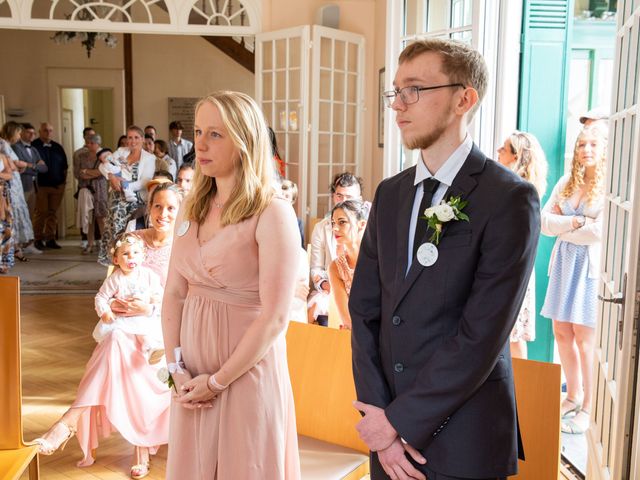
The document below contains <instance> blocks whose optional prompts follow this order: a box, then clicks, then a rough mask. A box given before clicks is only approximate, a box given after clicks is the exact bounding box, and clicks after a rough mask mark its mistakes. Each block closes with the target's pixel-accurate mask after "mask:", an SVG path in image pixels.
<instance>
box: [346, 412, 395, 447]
mask: <svg viewBox="0 0 640 480" xmlns="http://www.w3.org/2000/svg"><path fill="white" fill-rule="evenodd" d="M353 406H354V407H355V408H357V409H358V410H360V411H361V412H362V413H364V418H363V419H362V420H360V421H359V422H358V424H357V425H356V430H358V433H359V434H360V438H361V439H362V441H363V442H364V443H366V444H367V446H368V447H369V450H371V451H372V452H377V451H378V450H383V449H385V448H387V447H388V446H389V445H391V443H392V442H393V440H394V439H396V438H397V437H398V432H396V429H395V428H393V425H391V423H389V420H387V416H386V415H385V414H384V410H383V409H382V408H380V407H376V406H374V405H369V404H367V403H363V402H359V401H355V402H353Z"/></svg>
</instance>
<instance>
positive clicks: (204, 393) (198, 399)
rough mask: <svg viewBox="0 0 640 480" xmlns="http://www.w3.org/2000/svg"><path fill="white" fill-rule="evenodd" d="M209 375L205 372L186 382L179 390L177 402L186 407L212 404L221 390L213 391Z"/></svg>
mask: <svg viewBox="0 0 640 480" xmlns="http://www.w3.org/2000/svg"><path fill="white" fill-rule="evenodd" d="M210 376H211V375H209V374H208V373H203V374H201V375H198V376H197V377H195V378H192V379H191V380H189V381H187V382H184V383H183V384H182V385H181V387H180V390H178V398H177V400H176V401H177V402H178V403H181V404H182V405H183V406H184V407H187V408H188V406H191V407H192V408H200V407H203V406H211V405H212V401H213V399H215V398H216V397H217V396H218V394H219V393H220V391H213V390H211V389H210V388H209V385H208V382H209V377H210Z"/></svg>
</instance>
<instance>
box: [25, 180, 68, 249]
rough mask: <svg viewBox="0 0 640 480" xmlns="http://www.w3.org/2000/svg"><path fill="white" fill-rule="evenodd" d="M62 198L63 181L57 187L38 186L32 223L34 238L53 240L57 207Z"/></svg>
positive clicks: (56, 223)
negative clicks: (34, 217) (34, 218)
mask: <svg viewBox="0 0 640 480" xmlns="http://www.w3.org/2000/svg"><path fill="white" fill-rule="evenodd" d="M63 198H64V183H63V184H62V185H58V186H57V187H41V186H39V187H38V193H37V194H36V215H35V216H36V221H35V223H34V225H33V230H34V236H35V239H36V240H55V238H56V231H57V227H58V207H59V206H60V204H61V203H62V199H63Z"/></svg>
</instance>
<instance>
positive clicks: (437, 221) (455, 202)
mask: <svg viewBox="0 0 640 480" xmlns="http://www.w3.org/2000/svg"><path fill="white" fill-rule="evenodd" d="M467 203H468V202H467V201H465V200H462V197H451V198H450V199H449V201H447V202H445V201H444V200H443V201H442V202H441V203H440V204H439V205H435V206H433V207H430V208H427V209H426V210H425V211H424V217H422V218H424V219H425V220H426V221H427V226H428V227H429V228H430V229H432V230H433V234H432V235H431V238H429V241H430V242H431V243H433V244H434V245H438V243H440V235H441V234H442V226H443V225H444V224H445V223H447V222H450V221H452V220H464V221H465V222H468V221H469V216H468V215H467V214H466V213H464V212H463V211H462V210H463V209H464V207H466V206H467Z"/></svg>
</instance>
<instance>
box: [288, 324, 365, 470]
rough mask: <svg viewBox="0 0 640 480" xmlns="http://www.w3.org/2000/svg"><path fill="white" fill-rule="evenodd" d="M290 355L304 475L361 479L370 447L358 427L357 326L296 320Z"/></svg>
mask: <svg viewBox="0 0 640 480" xmlns="http://www.w3.org/2000/svg"><path fill="white" fill-rule="evenodd" d="M287 355H288V362H289V373H290V375H291V384H292V387H293V397H294V400H295V405H296V424H297V427H298V443H299V450H300V462H301V468H302V478H303V480H333V479H344V480H359V479H361V478H362V477H363V476H365V475H366V474H368V473H369V455H368V454H369V450H368V449H367V446H366V445H365V444H364V443H363V442H362V441H361V440H360V438H359V437H358V432H357V431H356V429H355V426H356V424H357V423H358V421H359V420H360V414H359V413H358V412H357V411H356V409H355V408H353V405H352V402H353V401H354V400H355V399H356V391H355V386H354V383H353V373H352V370H351V332H349V331H347V330H335V329H331V328H325V327H320V326H317V325H308V324H304V323H297V322H291V323H290V324H289V330H288V332H287Z"/></svg>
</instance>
